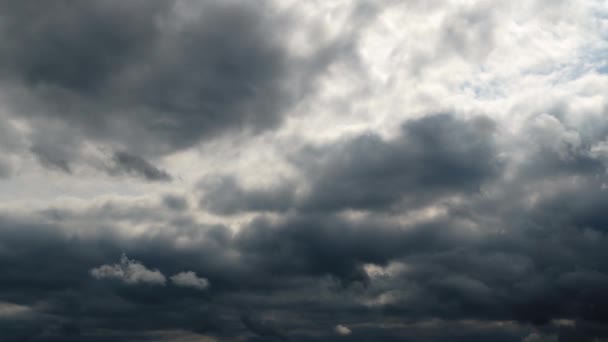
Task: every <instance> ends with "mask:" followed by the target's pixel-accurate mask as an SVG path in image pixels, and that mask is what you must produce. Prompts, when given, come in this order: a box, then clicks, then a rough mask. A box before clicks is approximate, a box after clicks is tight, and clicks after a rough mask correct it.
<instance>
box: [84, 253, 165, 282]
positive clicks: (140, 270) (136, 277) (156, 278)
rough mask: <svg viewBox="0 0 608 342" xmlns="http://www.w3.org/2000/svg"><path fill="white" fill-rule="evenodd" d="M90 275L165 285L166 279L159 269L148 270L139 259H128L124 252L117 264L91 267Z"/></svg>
mask: <svg viewBox="0 0 608 342" xmlns="http://www.w3.org/2000/svg"><path fill="white" fill-rule="evenodd" d="M91 275H92V276H93V277H94V278H96V279H118V280H121V281H123V282H124V283H126V284H138V283H146V284H151V285H165V282H166V281H167V279H166V278H165V276H164V275H163V274H162V273H161V272H160V271H159V270H156V269H154V270H150V269H148V268H146V266H144V265H143V264H142V263H140V262H139V261H137V260H130V259H129V258H127V256H126V255H125V254H124V253H123V254H122V255H121V256H120V261H119V262H118V263H117V264H111V265H101V266H99V267H95V268H92V269H91Z"/></svg>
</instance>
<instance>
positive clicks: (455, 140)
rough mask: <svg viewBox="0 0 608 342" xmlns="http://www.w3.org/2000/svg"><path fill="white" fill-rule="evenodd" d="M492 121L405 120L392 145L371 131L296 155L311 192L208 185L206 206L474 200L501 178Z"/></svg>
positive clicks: (334, 206) (221, 181)
mask: <svg viewBox="0 0 608 342" xmlns="http://www.w3.org/2000/svg"><path fill="white" fill-rule="evenodd" d="M493 133H494V123H493V122H492V121H490V120H489V119H487V118H485V117H479V118H474V119H471V120H462V119H457V118H455V117H454V116H452V115H449V114H441V115H431V116H426V117H423V118H420V119H415V120H411V121H407V122H405V123H404V124H403V125H402V127H401V131H400V134H399V135H398V136H397V137H395V138H392V139H390V140H386V139H383V138H382V137H380V136H378V135H376V134H374V133H369V134H365V135H360V136H356V137H354V138H349V139H346V140H343V141H340V142H338V143H333V144H328V145H324V146H311V147H307V148H304V149H303V150H301V151H299V152H298V153H296V155H295V156H293V157H292V162H293V164H294V165H295V166H296V167H297V168H298V169H299V170H301V171H302V172H303V174H304V177H305V181H306V182H309V183H310V184H309V185H308V186H309V187H310V189H309V190H308V191H307V193H306V194H304V195H302V196H301V198H296V196H295V188H294V186H295V184H293V183H289V182H283V183H280V185H278V186H275V187H272V188H267V189H244V188H243V187H242V186H241V185H239V184H238V182H237V180H236V179H235V178H234V177H223V178H222V177H219V178H217V179H215V181H207V182H203V183H202V190H203V197H204V198H203V200H202V202H201V204H202V205H203V206H204V207H205V208H208V209H210V210H212V211H214V212H218V213H223V214H229V213H234V212H237V211H286V210H287V209H289V208H298V209H300V210H304V211H335V210H342V209H364V210H388V209H391V207H392V206H394V205H399V204H401V205H403V204H404V203H405V205H406V206H407V207H408V208H410V209H411V208H415V207H418V206H422V205H425V204H427V203H429V202H431V201H433V200H435V199H438V198H442V197H446V196H449V195H456V194H468V195H470V194H474V193H477V192H479V191H480V189H481V187H482V186H483V185H484V183H486V182H487V181H489V180H491V179H492V178H494V177H496V176H498V175H499V174H500V173H499V167H500V160H499V158H498V156H497V151H496V146H495V145H496V144H495V142H494V136H493Z"/></svg>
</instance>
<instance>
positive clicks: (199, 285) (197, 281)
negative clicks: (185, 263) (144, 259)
mask: <svg viewBox="0 0 608 342" xmlns="http://www.w3.org/2000/svg"><path fill="white" fill-rule="evenodd" d="M170 279H171V282H173V284H175V285H177V286H181V287H191V288H193V289H197V290H205V289H206V288H208V287H209V281H208V280H207V279H205V278H200V277H198V276H197V275H196V273H195V272H192V271H186V272H180V273H177V274H175V275H172V276H171V277H170Z"/></svg>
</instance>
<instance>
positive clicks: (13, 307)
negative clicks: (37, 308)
mask: <svg viewBox="0 0 608 342" xmlns="http://www.w3.org/2000/svg"><path fill="white" fill-rule="evenodd" d="M30 312H32V309H31V308H30V307H28V306H25V305H19V304H14V303H9V302H1V301H0V318H16V317H20V316H23V315H26V314H28V313H30Z"/></svg>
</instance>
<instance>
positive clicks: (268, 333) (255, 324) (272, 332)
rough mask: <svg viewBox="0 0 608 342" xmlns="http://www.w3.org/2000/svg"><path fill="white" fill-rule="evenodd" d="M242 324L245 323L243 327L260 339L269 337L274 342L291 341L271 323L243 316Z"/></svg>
mask: <svg viewBox="0 0 608 342" xmlns="http://www.w3.org/2000/svg"><path fill="white" fill-rule="evenodd" d="M241 322H243V325H244V326H245V327H247V329H248V330H249V331H251V332H252V333H254V334H256V335H258V336H260V337H269V338H272V339H273V340H277V341H283V342H287V341H290V339H289V338H288V337H287V335H285V333H283V332H282V331H280V330H279V328H277V327H275V326H274V325H273V324H272V323H271V322H267V321H261V320H259V319H256V318H254V317H252V316H251V315H247V314H244V315H242V316H241Z"/></svg>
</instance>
